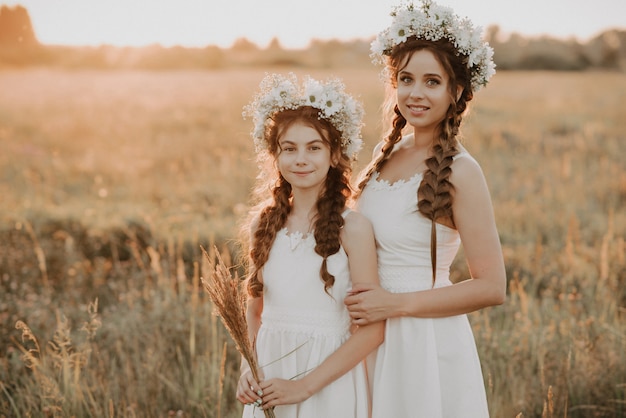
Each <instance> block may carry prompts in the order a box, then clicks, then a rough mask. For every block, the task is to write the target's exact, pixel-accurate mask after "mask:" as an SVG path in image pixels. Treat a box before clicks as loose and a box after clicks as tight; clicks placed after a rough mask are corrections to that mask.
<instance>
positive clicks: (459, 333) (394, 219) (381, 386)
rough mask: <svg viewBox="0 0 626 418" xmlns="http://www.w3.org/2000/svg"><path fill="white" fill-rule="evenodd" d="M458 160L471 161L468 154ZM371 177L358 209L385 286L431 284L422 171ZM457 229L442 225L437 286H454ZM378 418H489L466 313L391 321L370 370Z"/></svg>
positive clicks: (407, 288)
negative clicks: (370, 232)
mask: <svg viewBox="0 0 626 418" xmlns="http://www.w3.org/2000/svg"><path fill="white" fill-rule="evenodd" d="M456 158H472V157H471V156H469V154H467V153H466V152H464V153H461V154H458V155H457V156H456ZM378 177H379V173H374V175H373V176H372V178H371V179H370V181H369V182H368V184H367V186H366V187H365V189H364V190H363V192H362V194H361V196H360V198H359V201H358V210H359V211H360V212H361V213H363V214H364V215H365V216H366V217H367V218H368V219H369V220H370V222H372V224H373V227H374V235H375V236H376V245H377V252H378V265H379V269H378V270H379V276H380V282H381V285H382V287H383V288H385V289H386V290H388V291H390V292H393V293H403V292H415V291H419V290H426V289H430V288H431V287H432V267H431V260H430V233H431V221H430V220H428V219H427V218H425V217H424V216H422V215H421V214H420V213H419V212H418V210H417V188H418V186H419V184H420V182H421V180H422V174H421V173H418V174H416V175H414V176H413V177H412V178H410V179H408V180H400V181H397V182H395V183H393V184H389V182H387V181H385V180H383V179H379V178H378ZM459 245H460V238H459V234H458V232H457V231H456V230H454V229H451V228H448V227H446V226H443V225H440V224H437V275H436V278H437V280H436V283H435V287H441V286H450V285H451V284H452V283H451V282H450V280H449V268H450V264H451V263H452V261H453V260H454V257H455V255H456V253H457V251H458V249H459ZM372 407H373V414H372V417H373V418H390V417H393V418H422V417H423V418H459V417H463V418H484V417H488V416H489V412H488V408H487V400H486V394H485V387H484V380H483V376H482V371H481V366H480V361H479V358H478V353H477V351H476V344H475V342H474V336H473V334H472V330H471V327H470V324H469V321H468V318H467V316H466V315H458V316H451V317H446V318H406V317H404V318H392V319H389V320H387V324H386V328H385V341H384V342H383V344H382V345H381V346H380V347H379V349H378V353H377V355H376V362H375V365H374V373H373V398H372Z"/></svg>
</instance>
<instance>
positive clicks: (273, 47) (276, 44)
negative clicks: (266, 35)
mask: <svg viewBox="0 0 626 418" xmlns="http://www.w3.org/2000/svg"><path fill="white" fill-rule="evenodd" d="M266 49H267V50H268V51H275V52H276V51H282V50H283V47H282V45H281V44H280V41H279V40H278V38H276V37H274V38H272V40H271V41H270V44H269V45H268V46H267V48H266Z"/></svg>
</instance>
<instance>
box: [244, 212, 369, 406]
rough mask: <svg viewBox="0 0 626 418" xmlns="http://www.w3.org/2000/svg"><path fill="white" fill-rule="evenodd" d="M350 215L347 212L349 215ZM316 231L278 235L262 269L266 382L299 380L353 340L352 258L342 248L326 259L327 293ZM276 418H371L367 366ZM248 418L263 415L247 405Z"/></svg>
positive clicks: (259, 343) (260, 338) (261, 347)
mask: <svg viewBox="0 0 626 418" xmlns="http://www.w3.org/2000/svg"><path fill="white" fill-rule="evenodd" d="M346 215H347V213H346V214H344V217H345V216H346ZM314 248H315V238H314V237H313V234H312V233H309V234H307V235H306V236H302V234H301V233H297V232H296V233H293V234H288V233H287V230H286V229H283V230H281V231H279V233H278V234H277V236H276V240H275V241H274V244H273V246H272V250H271V251H270V255H269V259H268V261H267V263H266V264H265V266H264V267H263V283H264V288H263V313H262V316H261V321H262V324H261V327H260V328H259V332H258V334H257V340H256V349H257V356H258V360H259V365H260V366H262V369H263V372H264V374H265V378H266V379H269V378H272V377H280V378H283V379H292V378H293V379H298V378H301V377H302V376H304V374H306V373H307V372H308V371H310V370H312V369H314V368H315V367H317V366H318V365H319V364H320V363H322V361H324V359H325V358H326V357H328V356H329V355H330V354H332V353H333V352H334V351H335V350H337V348H339V346H340V345H341V344H342V343H343V342H345V341H346V340H347V339H348V337H349V336H350V331H349V328H350V316H349V315H348V311H347V309H346V307H345V305H344V303H343V300H344V297H345V296H346V292H347V289H349V288H350V287H351V281H350V274H349V269H348V257H347V255H346V253H345V251H344V250H343V247H342V248H340V250H339V252H338V253H337V254H334V255H332V256H330V257H329V258H328V260H327V265H328V271H329V272H330V273H331V274H333V275H334V276H335V283H334V285H333V287H332V288H331V289H330V290H329V293H330V295H328V294H327V293H326V292H325V291H324V283H323V282H322V279H321V278H320V267H321V264H322V258H321V257H320V256H319V255H317V253H315V250H314ZM274 413H275V414H276V417H277V418H322V417H324V418H325V417H328V418H331V417H336V418H367V417H368V388H367V380H366V375H365V369H364V366H363V365H362V364H359V365H358V366H357V367H355V368H354V369H352V370H351V371H350V372H348V373H346V374H345V375H343V376H342V377H340V378H339V379H337V380H335V381H334V382H333V383H331V384H330V385H328V386H326V387H325V388H323V389H322V390H320V391H319V392H318V393H316V394H314V395H313V396H311V397H310V398H309V399H307V400H306V401H304V402H302V403H300V404H296V405H283V406H278V407H276V408H275V409H274ZM243 417H244V418H249V417H259V418H262V417H264V415H263V411H262V410H260V409H259V408H255V407H253V406H245V407H244V412H243Z"/></svg>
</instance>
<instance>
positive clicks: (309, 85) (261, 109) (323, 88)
mask: <svg viewBox="0 0 626 418" xmlns="http://www.w3.org/2000/svg"><path fill="white" fill-rule="evenodd" d="M302 106H311V107H313V108H315V109H318V110H319V118H321V119H325V120H327V121H328V122H330V123H331V124H332V125H333V126H334V127H335V128H336V129H337V130H338V131H339V132H341V146H342V150H343V153H344V154H345V155H347V156H348V157H349V158H354V157H355V156H356V154H357V153H358V152H359V151H360V149H361V147H362V145H363V141H362V139H361V127H362V126H363V122H362V120H363V114H364V111H363V106H362V105H361V103H359V102H358V101H357V100H355V99H354V98H353V97H352V96H350V95H349V94H347V93H346V92H345V87H344V85H343V83H342V82H341V81H340V80H339V79H336V78H334V79H329V80H327V81H326V82H321V81H318V80H315V79H313V78H311V77H309V76H306V77H305V78H304V81H303V83H302V86H300V85H299V84H298V79H297V77H296V75H295V74H293V73H289V74H288V75H286V76H285V75H281V74H269V75H266V76H265V78H264V79H263V80H262V81H261V84H260V92H259V93H258V94H257V95H256V96H255V98H254V99H253V101H252V102H251V103H250V104H248V105H247V106H245V107H244V111H243V117H244V118H246V117H252V119H253V121H254V130H253V131H252V138H253V139H254V144H255V146H256V149H257V151H260V150H263V149H267V141H266V139H265V131H266V127H267V123H268V121H269V120H270V119H271V118H272V116H273V115H274V114H276V113H277V112H281V111H283V110H286V109H297V108H299V107H302Z"/></svg>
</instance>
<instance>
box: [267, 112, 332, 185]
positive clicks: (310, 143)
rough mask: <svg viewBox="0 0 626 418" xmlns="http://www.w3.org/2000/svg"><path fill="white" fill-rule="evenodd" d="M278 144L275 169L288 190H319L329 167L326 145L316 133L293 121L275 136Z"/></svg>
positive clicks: (328, 151) (328, 154)
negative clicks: (277, 136) (286, 183)
mask: <svg viewBox="0 0 626 418" xmlns="http://www.w3.org/2000/svg"><path fill="white" fill-rule="evenodd" d="M278 146H279V149H280V151H279V154H278V157H277V165H278V170H279V171H280V174H282V176H283V177H284V178H285V180H287V182H288V183H289V184H291V187H292V189H294V190H295V189H303V190H311V189H313V190H315V191H318V192H319V190H320V189H321V188H322V186H323V185H324V182H325V181H326V176H327V174H328V170H329V169H330V167H331V153H330V147H329V145H328V143H327V142H326V141H325V140H324V138H323V137H322V136H321V135H320V133H319V132H318V131H317V130H315V129H313V128H311V127H310V126H307V125H304V124H303V123H301V122H295V123H294V124H293V125H291V126H290V127H289V128H287V130H285V131H284V132H283V133H282V134H281V135H280V136H279V139H278Z"/></svg>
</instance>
